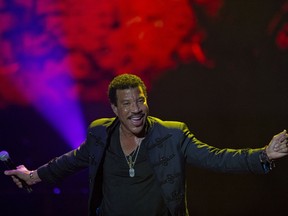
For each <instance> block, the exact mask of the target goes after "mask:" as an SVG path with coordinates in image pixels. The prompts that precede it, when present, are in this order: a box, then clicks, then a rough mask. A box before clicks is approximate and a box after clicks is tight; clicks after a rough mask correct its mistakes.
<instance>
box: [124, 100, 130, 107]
mask: <svg viewBox="0 0 288 216" xmlns="http://www.w3.org/2000/svg"><path fill="white" fill-rule="evenodd" d="M122 105H123V106H129V105H130V103H129V102H128V101H126V102H123V104H122Z"/></svg>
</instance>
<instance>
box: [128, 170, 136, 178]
mask: <svg viewBox="0 0 288 216" xmlns="http://www.w3.org/2000/svg"><path fill="white" fill-rule="evenodd" d="M129 176H130V177H131V178H132V177H134V176H135V170H134V168H130V169H129Z"/></svg>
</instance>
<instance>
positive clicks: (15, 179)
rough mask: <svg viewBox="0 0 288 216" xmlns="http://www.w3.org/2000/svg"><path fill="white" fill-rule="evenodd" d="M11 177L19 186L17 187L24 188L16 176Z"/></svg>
mask: <svg viewBox="0 0 288 216" xmlns="http://www.w3.org/2000/svg"><path fill="white" fill-rule="evenodd" d="M11 177H12V180H13V182H14V183H15V184H16V185H17V187H19V188H23V185H22V182H21V181H20V180H19V179H18V178H16V177H15V176H11Z"/></svg>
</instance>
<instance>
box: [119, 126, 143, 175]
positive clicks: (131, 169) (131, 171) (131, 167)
mask: <svg viewBox="0 0 288 216" xmlns="http://www.w3.org/2000/svg"><path fill="white" fill-rule="evenodd" d="M120 132H122V128H121V126H120ZM143 139H144V138H137V141H136V142H137V148H136V149H135V150H134V151H133V153H132V154H130V155H128V156H126V155H125V154H124V156H125V159H126V162H127V164H128V166H129V176H130V177H131V178H132V177H134V176H135V169H134V166H135V163H136V160H137V157H138V153H139V150H140V147H141V143H142V140H143ZM135 154H136V155H135ZM134 155H135V158H134V160H133V156H134Z"/></svg>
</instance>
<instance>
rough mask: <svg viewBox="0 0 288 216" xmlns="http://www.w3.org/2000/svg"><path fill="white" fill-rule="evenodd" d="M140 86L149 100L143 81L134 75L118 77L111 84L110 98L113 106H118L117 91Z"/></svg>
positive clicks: (109, 88)
mask: <svg viewBox="0 0 288 216" xmlns="http://www.w3.org/2000/svg"><path fill="white" fill-rule="evenodd" d="M138 86H140V87H141V88H142V89H143V92H144V95H145V97H146V98H147V88H146V85H145V84H144V82H143V81H142V79H141V78H140V77H138V76H136V75H134V74H127V73H125V74H121V75H118V76H116V77H115V78H114V79H113V80H112V81H111V82H110V84H109V87H108V97H109V100H110V103H111V104H114V105H115V106H117V96H116V90H117V89H128V88H135V87H138Z"/></svg>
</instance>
